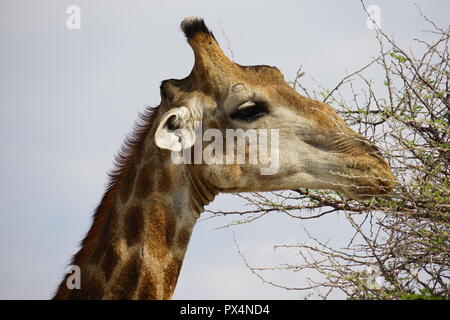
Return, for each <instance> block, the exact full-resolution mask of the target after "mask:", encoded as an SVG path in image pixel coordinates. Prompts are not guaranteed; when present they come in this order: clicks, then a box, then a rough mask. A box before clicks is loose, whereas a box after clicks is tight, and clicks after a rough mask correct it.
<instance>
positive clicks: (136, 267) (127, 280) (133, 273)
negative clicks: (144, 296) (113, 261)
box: [108, 254, 142, 300]
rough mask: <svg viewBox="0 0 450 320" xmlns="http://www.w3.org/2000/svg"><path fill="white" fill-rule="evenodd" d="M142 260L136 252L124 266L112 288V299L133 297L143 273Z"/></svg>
mask: <svg viewBox="0 0 450 320" xmlns="http://www.w3.org/2000/svg"><path fill="white" fill-rule="evenodd" d="M141 266H142V260H141V257H140V256H139V254H135V255H134V256H132V257H131V258H130V260H129V261H128V262H127V263H126V264H125V265H124V266H123V267H122V270H120V273H119V275H118V276H117V279H115V281H114V284H113V287H112V289H111V297H108V298H111V299H118V300H129V299H132V298H133V295H134V293H135V291H136V288H137V285H138V282H139V277H140V274H141Z"/></svg>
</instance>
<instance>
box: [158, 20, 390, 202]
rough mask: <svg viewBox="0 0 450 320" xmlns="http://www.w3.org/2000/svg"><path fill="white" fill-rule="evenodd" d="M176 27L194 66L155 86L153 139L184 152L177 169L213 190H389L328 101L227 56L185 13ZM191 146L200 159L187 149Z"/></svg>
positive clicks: (374, 157)
mask: <svg viewBox="0 0 450 320" xmlns="http://www.w3.org/2000/svg"><path fill="white" fill-rule="evenodd" d="M181 28H182V30H183V31H184V33H185V35H186V37H187V40H188V42H189V44H190V46H191V47H192V49H193V51H194V56H195V64H194V67H193V69H192V71H191V73H190V75H189V76H188V77H186V78H185V79H182V80H175V79H170V80H165V81H163V82H162V85H161V97H162V100H161V104H160V110H159V112H158V114H159V115H158V117H157V120H156V121H157V125H156V129H155V143H156V145H157V147H159V148H160V149H162V150H167V152H168V153H172V155H173V154H174V153H179V152H182V150H184V157H185V158H187V157H186V155H188V156H189V157H188V158H190V160H188V163H191V164H186V162H184V165H185V166H186V168H188V170H190V171H191V172H192V173H193V174H194V175H195V176H196V177H198V178H199V179H200V180H201V181H202V182H203V183H205V184H208V185H209V186H211V187H214V188H216V189H217V190H219V191H221V192H245V191H273V190H282V189H295V188H304V187H305V188H313V189H330V190H335V191H338V192H340V193H343V194H344V195H346V196H348V197H350V198H355V199H363V198H366V197H370V196H376V195H382V194H386V193H388V192H389V191H390V190H391V188H392V184H393V181H394V177H393V175H392V173H391V170H390V167H389V165H388V164H387V162H386V161H385V160H384V159H383V157H382V156H381V154H380V152H379V151H378V149H377V148H376V147H375V146H374V145H372V144H371V143H369V142H368V141H367V140H366V139H365V138H364V137H362V136H361V135H359V134H358V133H356V132H355V131H353V130H352V129H350V128H349V127H348V126H347V125H346V124H345V123H344V121H343V120H342V119H341V118H340V117H339V116H338V115H337V114H336V112H335V111H334V110H333V109H332V108H331V107H330V106H328V105H327V104H325V103H322V102H319V101H316V100H312V99H309V98H306V97H303V96H301V95H300V94H298V93H297V92H296V91H295V90H294V89H293V88H291V87H290V86H289V85H288V84H287V83H286V82H285V80H284V78H283V75H282V74H281V72H280V71H279V70H278V69H277V68H275V67H270V66H265V65H260V66H241V65H239V64H236V63H234V62H232V61H231V60H229V59H228V58H227V57H226V56H225V54H224V53H223V51H222V50H221V49H220V47H219V45H218V43H217V41H216V40H215V38H214V36H213V34H212V33H211V32H210V31H209V30H208V28H207V27H206V26H205V24H204V22H203V20H201V19H198V18H192V17H191V18H186V19H184V20H183V22H182V24H181ZM233 133H234V135H235V136H234V137H233ZM242 134H243V135H242ZM227 137H228V138H232V139H227ZM239 137H241V138H242V137H243V138H244V141H245V145H244V147H243V148H241V149H239V148H240V147H239V142H238V140H239ZM220 139H223V141H222V142H220V141H219V140H220ZM213 141H214V142H215V143H217V144H215V147H214V148H211V146H210V144H211V143H212V142H213ZM261 142H262V143H261ZM252 143H253V144H254V146H253V147H254V148H256V162H254V161H253V162H252V161H251V159H250V158H251V150H253V151H255V149H252V146H251V144H252ZM208 145H209V147H210V149H214V150H208ZM196 146H200V148H202V149H201V150H203V153H202V151H200V158H201V159H199V157H198V154H197V155H195V154H194V155H192V153H195V151H196ZM262 146H265V148H264V150H258V148H261V147H262ZM241 147H242V146H241ZM186 151H187V152H186ZM205 151H211V153H210V154H211V155H213V157H212V158H210V159H209V161H208V159H207V158H205ZM271 151H273V152H271ZM240 152H241V153H244V155H243V156H244V162H242V161H240V162H239V160H238V159H239V153H240ZM263 153H264V154H265V155H266V157H265V158H264V157H263V156H262V155H263ZM202 156H203V157H202ZM263 158H264V159H265V161H262V159H263ZM211 159H213V160H212V161H211ZM195 160H197V161H199V162H196V161H195ZM241 160H242V158H241ZM253 160H255V159H253ZM172 161H175V160H174V158H173V157H172ZM178 161H179V159H178ZM275 162H276V166H274V163H275ZM264 168H266V169H267V170H266V171H263V170H264ZM270 168H271V169H272V170H270Z"/></svg>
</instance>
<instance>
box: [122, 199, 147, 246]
mask: <svg viewBox="0 0 450 320" xmlns="http://www.w3.org/2000/svg"><path fill="white" fill-rule="evenodd" d="M144 228H145V221H144V213H143V209H142V207H140V206H137V205H134V206H132V207H130V208H129V209H128V210H127V211H126V213H125V225H124V232H125V240H126V242H127V245H128V246H130V247H131V246H133V245H135V244H136V243H137V242H138V241H139V240H140V239H141V238H142V235H143V233H144Z"/></svg>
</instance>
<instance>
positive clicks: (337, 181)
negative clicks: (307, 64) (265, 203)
mask: <svg viewBox="0 0 450 320" xmlns="http://www.w3.org/2000/svg"><path fill="white" fill-rule="evenodd" d="M181 29H182V30H183V32H184V34H185V36H186V38H187V41H188V43H189V45H190V46H191V48H192V50H193V52H194V58H195V62H194V66H193V68H192V71H191V73H190V74H189V75H188V76H187V77H186V78H184V79H181V80H177V79H169V80H165V81H163V82H162V84H161V87H160V93H161V103H160V105H159V106H158V107H157V108H149V109H147V110H146V111H145V112H144V113H143V114H141V115H140V117H139V120H138V122H137V123H136V125H135V128H134V132H133V134H132V135H131V136H129V137H128V138H127V139H126V141H125V143H124V145H123V147H122V149H121V151H120V152H119V155H118V157H117V158H116V166H115V169H114V171H113V172H112V173H111V174H110V183H109V185H108V187H107V190H106V192H105V193H104V195H103V198H102V200H101V202H100V204H99V206H98V207H97V209H96V211H95V214H94V216H93V223H92V225H91V228H90V230H89V231H88V233H87V235H86V236H85V238H84V240H83V241H82V243H81V248H80V250H79V251H78V253H76V254H75V256H74V257H73V262H72V264H73V265H77V266H79V267H80V270H81V289H69V288H68V286H67V283H66V282H67V277H68V276H66V278H65V279H64V280H63V281H62V282H61V284H60V286H59V288H58V290H57V292H56V294H55V296H54V299H170V298H171V297H172V295H173V292H174V290H175V286H176V283H177V279H178V275H179V272H180V269H181V266H182V263H183V259H184V256H185V253H186V249H187V247H188V243H189V240H190V237H191V234H192V231H193V228H194V226H195V223H196V221H197V219H198V217H199V216H200V214H201V213H202V211H203V208H204V206H205V205H207V204H208V203H210V202H211V201H212V200H213V199H214V197H215V196H216V195H217V194H219V193H221V192H229V193H237V192H248V191H252V192H257V191H274V190H289V189H297V188H316V189H330V190H335V191H337V192H340V193H342V194H344V195H345V196H347V197H349V198H354V199H365V198H367V197H371V196H381V195H386V194H388V193H389V192H390V190H391V188H392V185H393V183H394V177H393V175H392V173H391V170H390V167H389V165H388V163H387V162H386V161H385V160H384V159H383V157H382V156H381V153H380V152H379V150H378V149H377V148H376V147H375V146H374V145H372V144H370V143H369V142H368V141H367V140H366V139H365V138H364V137H362V136H360V135H359V134H357V133H356V132H354V131H353V130H352V129H350V128H349V127H348V126H347V125H346V124H345V123H344V121H343V120H342V119H341V118H340V117H339V116H338V115H337V113H336V112H335V111H334V110H333V109H332V108H331V107H330V106H328V105H326V104H324V103H322V102H319V101H316V100H313V99H310V98H307V97H303V96H301V95H300V94H298V93H297V92H296V91H295V90H294V89H293V88H291V87H290V86H289V85H288V84H287V83H286V82H285V80H284V78H283V75H282V73H281V72H280V71H279V70H278V69H277V68H275V67H271V66H265V65H259V66H242V65H239V64H237V63H234V62H233V61H231V60H230V59H228V58H227V57H226V55H225V54H224V53H223V51H222V50H221V48H220V46H219V44H218V42H217V41H216V39H215V37H214V35H213V33H212V32H211V31H210V30H209V29H208V28H207V27H206V25H205V23H204V21H203V20H202V19H200V18H196V17H189V18H185V19H184V20H183V21H182V23H181ZM199 120H201V122H200V123H201V124H200V126H201V128H202V129H204V130H206V129H210V128H214V129H216V130H219V131H220V132H224V131H225V130H226V129H229V128H232V129H251V128H253V129H260V128H275V129H278V130H279V135H280V137H279V158H280V160H279V161H280V166H279V169H278V171H277V172H276V173H274V174H271V175H262V174H261V173H260V171H259V169H260V166H261V165H260V164H247V163H243V164H237V163H232V164H215V163H213V164H205V163H201V164H193V163H175V162H174V161H172V160H173V159H172V158H171V156H172V154H173V152H179V151H180V150H184V151H186V150H189V152H191V151H192V149H193V148H194V147H193V146H194V145H195V143H200V144H202V143H204V141H202V137H201V136H198V134H196V131H195V124H196V123H199V122H198V121H199Z"/></svg>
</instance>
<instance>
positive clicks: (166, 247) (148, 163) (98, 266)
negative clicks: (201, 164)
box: [55, 148, 218, 299]
mask: <svg viewBox="0 0 450 320" xmlns="http://www.w3.org/2000/svg"><path fill="white" fill-rule="evenodd" d="M142 154H144V155H145V154H151V156H149V157H145V156H144V157H141V158H142V159H137V160H136V161H135V162H134V163H132V164H131V165H130V167H129V168H128V172H127V173H126V174H125V175H124V178H123V181H121V182H120V183H119V186H118V188H117V190H113V195H108V193H107V194H106V195H105V198H104V199H103V201H102V203H101V204H100V207H99V209H98V210H97V212H98V211H100V210H101V209H102V205H104V206H105V208H103V211H104V212H103V214H104V216H103V217H101V218H102V220H101V221H100V222H98V221H97V225H96V222H95V221H94V224H93V226H92V227H91V230H90V231H89V233H88V236H87V238H89V237H90V238H91V239H89V241H86V239H85V242H86V244H85V246H84V247H82V248H81V250H80V252H79V253H78V254H77V255H76V256H75V258H74V264H75V265H78V266H79V267H80V270H81V289H72V290H68V289H67V288H66V283H65V281H63V283H62V284H61V286H60V290H59V291H58V293H57V294H56V296H55V298H74V299H76V298H78V299H170V298H171V297H172V294H173V292H174V290H175V285H176V283H177V279H178V275H179V272H180V269H181V265H182V262H183V259H184V256H185V253H186V250H187V247H188V243H189V239H190V236H191V233H192V231H193V228H194V225H195V222H196V220H197V218H198V216H199V214H200V213H201V212H202V211H203V207H204V205H206V204H207V203H209V202H210V201H212V199H213V198H214V196H215V195H216V194H217V193H218V192H217V190H214V189H213V188H209V187H206V184H204V183H203V182H202V178H201V177H198V176H195V177H194V175H193V173H192V172H193V171H195V170H187V167H186V166H185V165H176V164H173V163H172V162H171V161H170V155H168V154H167V153H165V152H163V151H160V150H158V149H156V148H155V150H151V151H146V152H144V153H142ZM108 196H110V199H108V198H107V197H108ZM108 202H109V206H108ZM96 215H97V214H96ZM99 218H100V217H99ZM90 233H93V234H94V235H92V234H91V235H90ZM86 247H89V248H86Z"/></svg>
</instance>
